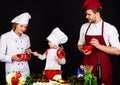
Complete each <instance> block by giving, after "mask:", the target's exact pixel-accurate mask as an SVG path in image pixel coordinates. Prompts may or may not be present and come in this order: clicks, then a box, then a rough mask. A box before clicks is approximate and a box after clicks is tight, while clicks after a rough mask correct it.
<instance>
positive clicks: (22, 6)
mask: <svg viewBox="0 0 120 85" xmlns="http://www.w3.org/2000/svg"><path fill="white" fill-rule="evenodd" d="M83 1H84V0H39V1H36V0H32V1H29V0H28V1H27V0H15V1H13V0H8V1H6V0H4V1H2V3H0V11H1V12H0V35H1V34H3V33H5V32H7V31H9V30H11V20H12V19H13V18H14V17H15V16H17V15H19V14H21V13H23V12H29V13H30V14H31V17H32V19H31V20H30V23H29V25H30V26H29V28H28V30H27V34H28V35H29V36H30V40H31V49H32V50H33V51H38V52H40V53H44V51H45V50H46V49H47V48H48V45H47V41H46V37H47V36H48V35H49V34H50V32H51V31H52V29H53V28H55V27H56V26H58V27H60V29H61V30H62V31H63V32H64V33H66V34H67V35H68V38H69V40H68V42H67V43H66V44H64V45H63V46H64V48H65V52H66V60H67V63H66V64H65V65H64V66H62V69H63V74H62V76H63V78H64V79H67V78H68V77H69V76H71V75H73V74H75V73H76V70H77V68H79V66H80V65H81V64H82V60H83V55H82V54H81V53H80V52H79V51H78V49H77V42H78V38H79V30H80V27H81V25H82V24H83V23H84V22H86V19H85V13H84V11H83V10H82V4H83ZM101 5H102V7H103V15H102V18H103V20H104V21H106V22H109V23H111V24H113V25H114V26H115V27H116V28H117V29H118V32H119V33H120V30H119V28H120V24H119V18H120V16H119V8H118V7H119V4H118V2H117V1H115V0H101ZM110 58H111V62H112V67H113V85H117V84H118V83H119V76H120V73H119V72H120V70H119V67H120V66H119V65H120V56H115V55H111V57H110ZM29 65H30V71H31V74H32V73H41V72H42V70H43V69H44V65H45V61H41V60H39V59H37V58H36V57H35V56H32V57H31V60H30V61H29ZM4 72H5V68H4V63H3V62H0V84H1V85H4V79H5V76H4V74H5V73H4Z"/></svg>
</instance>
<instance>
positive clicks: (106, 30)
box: [78, 0, 120, 85]
mask: <svg viewBox="0 0 120 85" xmlns="http://www.w3.org/2000/svg"><path fill="white" fill-rule="evenodd" d="M83 8H84V9H85V11H86V18H87V19H88V23H85V24H83V25H82V26H81V29H80V36H79V37H80V38H79V41H78V49H79V50H80V52H83V53H84V55H85V56H84V60H83V65H92V66H94V68H93V71H92V72H93V73H94V75H95V76H97V72H96V65H97V63H98V56H100V63H101V65H102V83H103V84H104V85H111V82H112V67H111V61H110V57H109V55H108V54H115V55H120V42H119V34H118V31H117V29H116V28H115V27H114V26H113V25H111V24H109V23H107V22H105V21H103V19H102V18H101V15H100V13H101V9H102V8H101V5H100V3H99V1H98V0H85V2H84V5H83ZM84 45H91V46H93V50H92V51H88V50H83V49H82V47H83V46H84Z"/></svg>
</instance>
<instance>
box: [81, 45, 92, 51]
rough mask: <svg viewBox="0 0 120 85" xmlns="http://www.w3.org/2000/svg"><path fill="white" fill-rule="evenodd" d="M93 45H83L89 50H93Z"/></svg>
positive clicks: (84, 48)
mask: <svg viewBox="0 0 120 85" xmlns="http://www.w3.org/2000/svg"><path fill="white" fill-rule="evenodd" d="M92 48H93V46H92V45H85V46H83V47H82V49H83V50H87V51H92Z"/></svg>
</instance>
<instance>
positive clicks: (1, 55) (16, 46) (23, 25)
mask: <svg viewBox="0 0 120 85" xmlns="http://www.w3.org/2000/svg"><path fill="white" fill-rule="evenodd" d="M29 19H31V16H30V14H29V13H27V12H25V13H22V14H20V15H18V16H16V17H15V18H14V19H13V20H12V21H11V23H12V29H11V31H9V32H6V33H4V34H2V35H1V38H0V61H1V62H6V64H5V69H6V70H5V71H6V75H7V74H8V73H10V72H17V71H19V72H21V73H22V76H28V75H29V74H30V71H29V65H28V61H25V60H22V59H20V58H18V56H17V54H25V53H27V54H30V51H31V50H30V49H29V48H30V39H29V36H28V35H26V34H24V32H25V31H26V30H27V28H28V22H29Z"/></svg>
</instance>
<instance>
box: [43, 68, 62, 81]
mask: <svg viewBox="0 0 120 85" xmlns="http://www.w3.org/2000/svg"><path fill="white" fill-rule="evenodd" d="M43 73H44V74H45V75H46V77H47V78H48V79H50V80H51V79H52V78H53V77H54V76H55V75H58V74H61V73H62V71H61V70H44V71H43Z"/></svg>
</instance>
